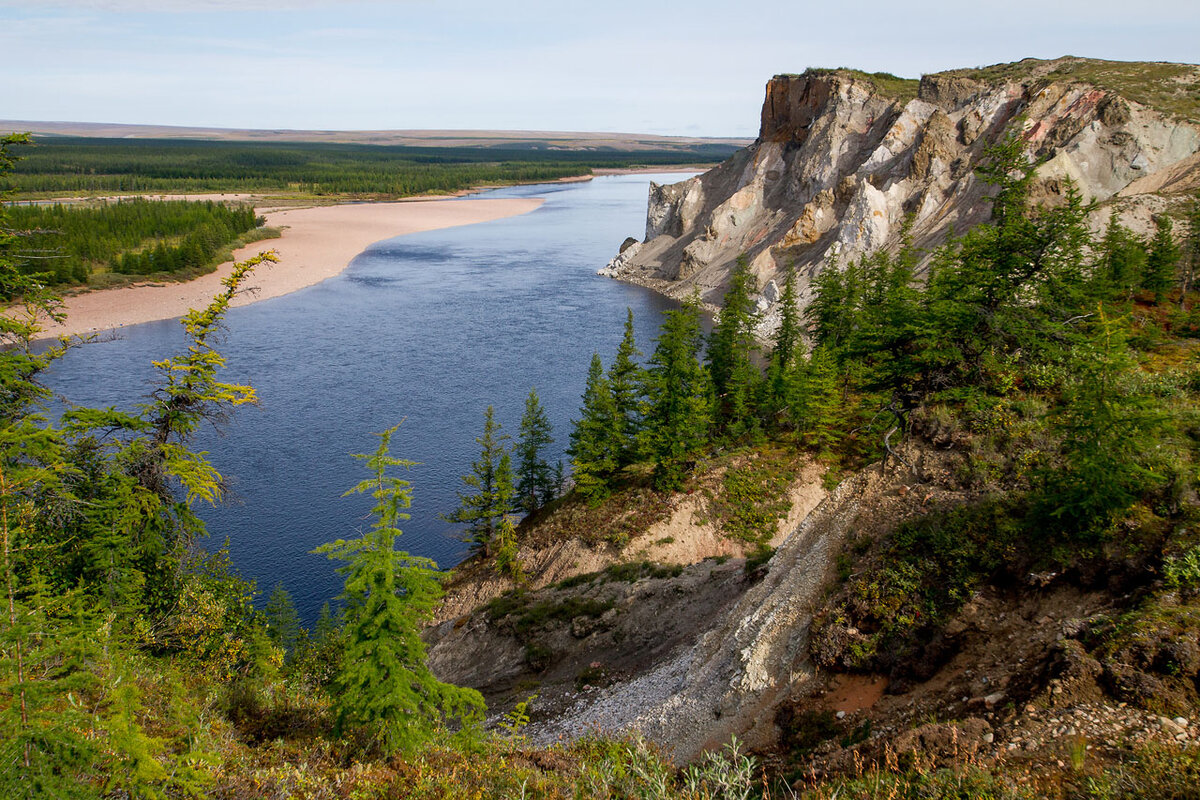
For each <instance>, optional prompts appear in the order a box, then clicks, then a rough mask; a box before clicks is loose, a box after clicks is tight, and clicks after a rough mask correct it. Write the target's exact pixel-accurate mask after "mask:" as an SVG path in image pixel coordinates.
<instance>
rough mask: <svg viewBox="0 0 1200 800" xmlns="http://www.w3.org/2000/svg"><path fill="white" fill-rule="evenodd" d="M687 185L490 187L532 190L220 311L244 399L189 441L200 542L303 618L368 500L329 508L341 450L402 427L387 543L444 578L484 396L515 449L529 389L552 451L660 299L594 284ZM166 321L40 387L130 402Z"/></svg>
mask: <svg viewBox="0 0 1200 800" xmlns="http://www.w3.org/2000/svg"><path fill="white" fill-rule="evenodd" d="M685 177H687V176H686V175H680V174H669V175H647V174H636V175H616V176H604V177H599V178H596V179H594V180H592V181H589V182H585V183H567V184H540V185H534V186H520V187H513V188H506V189H500V190H495V191H493V192H489V193H487V194H486V195H485V196H490V197H514V196H518V197H526V196H535V197H544V198H545V199H546V202H545V203H544V204H543V205H542V206H541V207H540V208H538V209H537V210H535V211H533V212H531V213H529V214H525V215H523V216H518V217H510V218H507V219H502V220H496V221H494V222H487V223H483V224H479V225H471V226H467V227H461V228H450V229H445V230H439V231H430V232H427V233H419V234H413V235H409V236H403V237H398V238H395V239H389V240H386V241H383V242H378V243H376V244H375V245H373V246H371V247H370V248H368V249H367V250H366V251H365V252H364V253H362V254H361V255H359V256H358V257H357V258H355V259H354V261H353V262H352V263H351V264H350V266H349V267H348V268H347V269H346V270H345V271H344V272H343V273H341V274H340V275H339V276H337V277H335V278H331V279H329V280H327V281H324V282H323V283H320V284H317V285H316V286H312V287H309V288H307V289H304V290H302V291H299V292H296V293H294V294H290V295H286V296H284V297H279V298H275V299H271V300H264V301H261V302H258V303H254V304H252V305H249V306H244V307H241V308H236V309H232V310H231V311H230V312H229V315H228V317H227V328H228V331H227V334H226V336H225V337H224V340H223V343H222V344H221V346H220V347H219V349H220V351H221V352H222V353H223V354H224V355H225V356H226V358H227V360H228V367H227V369H226V371H225V372H224V374H223V375H222V379H223V380H226V381H231V382H237V383H242V382H245V383H250V384H252V385H253V386H254V387H255V389H256V391H257V392H258V396H259V399H260V402H259V405H258V406H257V407H254V408H241V409H238V410H237V411H236V412H235V413H234V415H233V416H232V418H231V419H230V420H229V421H228V422H227V423H226V424H225V425H223V426H222V427H221V429H219V430H214V429H205V430H203V431H202V432H201V433H200V434H199V435H198V436H197V439H196V441H195V443H194V444H195V446H196V448H197V449H200V450H204V451H207V452H208V453H209V459H210V461H211V462H212V463H213V465H214V466H215V467H216V468H217V469H218V470H219V471H220V472H221V473H222V474H223V475H224V476H225V477H226V479H227V480H228V482H229V487H230V493H229V499H228V502H227V503H225V504H224V505H222V506H218V507H204V508H202V509H200V514H201V516H202V517H203V519H204V520H205V522H206V523H207V526H208V530H209V540H208V542H207V547H208V549H215V548H216V547H219V546H220V545H221V544H222V542H223V541H224V540H225V539H226V538H228V540H229V547H230V553H231V556H232V559H233V563H234V565H235V566H236V567H237V568H238V569H239V571H240V572H241V573H242V574H243V575H245V576H246V577H248V578H253V579H254V580H255V581H257V583H258V586H259V589H260V590H261V591H263V593H264V595H265V594H266V593H267V592H269V591H270V589H271V587H272V586H274V585H275V583H276V582H282V583H283V585H284V586H285V587H286V588H287V590H288V591H289V592H290V593H291V595H292V597H293V599H294V601H295V603H296V606H297V608H298V610H299V611H300V614H301V616H302V617H303V618H305V619H306V620H309V621H311V620H312V619H313V618H315V616H316V613H317V611H318V609H319V608H320V606H321V604H322V603H324V602H325V601H327V600H330V599H331V598H333V597H335V596H336V595H337V594H338V592H339V591H340V589H341V578H340V576H338V575H337V574H336V572H335V571H334V569H335V566H336V565H335V564H334V563H332V562H329V561H327V560H326V559H325V558H324V557H322V556H315V555H311V554H310V551H311V550H312V549H313V548H314V547H316V546H317V545H319V544H321V543H323V542H327V541H331V540H333V539H337V538H345V537H351V536H355V535H357V532H358V531H359V530H360V529H363V528H365V527H368V526H369V525H370V518H369V514H368V511H369V508H370V499H369V498H365V497H361V496H359V497H347V498H344V497H342V494H343V492H345V490H347V489H348V488H350V487H351V486H353V485H354V484H355V483H357V482H358V481H359V480H361V479H362V478H363V477H365V476H366V474H367V473H366V471H365V470H364V468H363V467H362V466H361V465H360V464H359V463H358V462H357V461H356V460H355V459H353V458H351V454H352V453H364V452H372V451H374V449H375V447H376V445H377V443H378V440H377V439H376V438H375V437H374V436H373V435H372V434H373V433H375V432H378V431H381V430H384V429H385V428H388V427H390V426H392V425H395V424H396V423H397V422H400V421H401V420H403V421H404V422H403V425H402V426H401V428H400V430H399V431H398V432H397V433H396V435H395V436H394V437H393V440H392V454H393V455H395V456H397V457H400V458H406V459H411V460H413V461H416V462H418V464H417V466H414V467H413V468H412V469H410V470H409V471H408V474H407V475H406V477H407V479H408V480H409V481H411V483H412V491H413V507H412V509H411V510H410V511H411V515H412V516H411V519H409V520H408V521H407V522H406V523H404V524H402V525H401V528H402V529H403V530H404V535H403V536H402V537H401V538H400V540H399V543H398V547H399V548H400V549H404V550H408V551H409V552H411V553H413V554H415V555H421V556H426V557H429V558H432V559H434V560H435V561H437V562H438V563H439V564H440V565H441V566H443V567H449V566H453V565H454V564H456V563H458V562H459V561H460V560H461V559H462V558H463V557H464V556H465V555H466V554H467V548H466V546H465V545H464V544H463V543H462V541H461V540H460V538H459V537H460V535H461V534H460V532H459V530H458V527H459V526H455V525H451V524H448V523H446V522H443V521H441V520H440V519H439V516H438V515H439V514H445V513H449V512H451V511H453V509H454V508H455V507H456V506H457V495H456V492H457V491H459V490H460V489H461V488H462V485H461V479H460V476H461V475H463V474H464V473H466V472H467V471H469V469H470V464H471V461H472V460H473V459H474V458H476V457H478V446H477V445H476V443H475V437H476V436H478V435H480V433H481V430H482V427H483V414H484V410H485V409H486V407H487V406H488V405H489V404H490V405H493V406H494V407H495V410H496V417H497V420H498V421H499V422H500V423H501V424H502V425H503V428H504V431H505V432H506V433H508V434H510V435H512V436H513V437H514V438H515V436H516V434H517V429H518V426H519V423H520V418H521V414H522V411H523V409H524V401H525V397H526V395H528V393H529V389H530V387H536V388H537V391H538V394H539V395H540V397H541V399H542V403H543V404H544V405H545V406H546V408H547V411H548V414H549V417H550V420H551V422H552V424H553V426H554V436H555V439H556V441H555V443H554V444H553V445H552V446H551V450H552V452H551V454H550V455H551V456H552V458H553V459H557V458H562V457H564V456H563V450H564V449H565V448H566V446H567V443H568V436H569V433H570V420H571V419H572V418H573V417H574V416H575V415H576V412H577V409H578V406H579V399H580V395H581V394H582V392H583V385H584V380H585V377H586V374H587V367H588V361H589V359H590V357H591V354H592V352H593V351H598V352H599V353H600V354H601V357H603V358H604V360H605V364H606V366H607V364H608V363H609V361H610V360H611V358H612V355H613V353H614V352H615V350H616V346H617V343H618V342H619V341H620V339H621V335H622V331H623V326H624V322H625V309H626V308H627V307H629V308H632V309H633V313H634V320H635V326H636V330H637V337H638V344H639V346H640V347H641V349H642V351H643V352H645V353H646V354H649V352H650V351H651V350H652V349H653V339H654V337H655V335H656V334H657V330H658V325H659V322H660V319H661V312H662V311H663V310H665V309H667V308H670V307H673V305H674V304H673V303H671V302H670V301H669V300H666V299H665V298H662V297H660V296H658V295H655V294H653V293H652V292H650V291H648V290H645V289H642V288H640V287H635V286H629V285H625V284H622V283H617V282H615V281H612V280H610V279H607V278H602V277H598V276H597V275H596V274H595V272H596V269H598V268H599V267H601V266H603V265H604V264H605V262H606V261H607V260H608V259H609V258H611V257H612V255H613V254H614V253H615V252H616V250H617V247H618V245H619V244H620V243H621V242H622V241H623V240H624V239H625V237H626V236H631V235H632V236H639V237H640V236H641V235H642V233H643V230H644V227H645V209H646V195H647V187H648V183H649V181H650V180H651V179H654V180H658V181H659V182H674V181H678V180H683V179H684V178H685ZM183 345H184V338H183V334H182V329H181V327H180V325H179V323H178V322H177V321H170V322H155V323H147V324H144V325H137V326H133V327H128V328H124V329H122V331H121V336H120V338H119V339H117V340H115V341H110V342H103V343H98V344H92V345H88V346H86V347H83V348H79V349H77V350H75V351H73V352H71V353H70V354H69V355H68V356H67V357H66V358H64V359H63V360H62V361H60V362H59V363H58V364H56V365H55V367H54V368H53V370H52V371H51V372H50V373H49V375H48V383H49V384H50V386H51V387H52V388H53V389H54V390H56V391H58V392H61V393H62V394H63V395H64V396H66V397H67V398H69V399H70V400H72V401H73V402H76V403H80V404H83V405H91V406H106V405H117V406H118V407H124V408H129V407H130V406H131V405H132V404H133V403H135V402H138V401H140V400H142V399H144V398H145V396H146V395H147V393H148V392H149V389H150V386H151V380H152V378H153V369H152V368H151V366H150V362H151V361H152V360H155V359H161V358H164V357H166V356H168V355H171V354H174V353H176V352H178V351H180V350H181V348H182V347H183Z"/></svg>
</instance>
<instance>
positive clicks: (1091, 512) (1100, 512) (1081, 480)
mask: <svg viewBox="0 0 1200 800" xmlns="http://www.w3.org/2000/svg"><path fill="white" fill-rule="evenodd" d="M1075 362H1076V363H1075V370H1074V373H1075V375H1076V379H1075V380H1074V381H1072V382H1071V384H1070V385H1068V387H1067V390H1066V392H1065V394H1066V397H1065V400H1066V403H1065V405H1064V407H1063V408H1061V409H1060V411H1059V413H1058V414H1057V415H1056V418H1055V419H1054V428H1055V429H1056V432H1057V433H1058V434H1060V436H1061V441H1062V446H1061V453H1060V460H1059V461H1058V462H1057V463H1054V464H1052V465H1048V467H1047V468H1046V469H1043V470H1042V471H1041V473H1040V482H1041V491H1040V493H1039V495H1038V497H1037V502H1036V507H1035V513H1036V514H1038V515H1040V516H1042V517H1043V518H1044V519H1046V520H1047V521H1053V522H1054V523H1056V524H1057V525H1058V526H1059V527H1060V529H1061V530H1063V531H1064V532H1066V533H1067V534H1069V535H1072V536H1084V537H1087V536H1094V535H1096V534H1099V533H1101V532H1102V531H1103V529H1104V528H1105V527H1107V525H1108V524H1109V523H1110V522H1111V521H1112V520H1113V519H1114V517H1115V515H1116V514H1119V513H1121V512H1123V511H1125V510H1126V509H1128V508H1129V507H1130V506H1131V505H1133V503H1134V502H1136V501H1137V500H1138V499H1140V498H1141V496H1142V495H1143V494H1144V493H1145V492H1147V491H1149V490H1151V489H1153V488H1156V487H1158V486H1161V485H1162V484H1163V483H1164V482H1165V481H1166V480H1167V478H1168V476H1169V470H1168V469H1165V468H1164V467H1165V461H1166V460H1167V458H1168V453H1170V452H1171V450H1172V446H1171V445H1172V439H1173V438H1174V433H1175V431H1173V430H1172V425H1171V420H1170V419H1169V417H1168V416H1167V414H1166V413H1164V411H1163V407H1162V406H1161V405H1160V404H1158V403H1155V402H1154V400H1153V397H1152V396H1151V395H1150V394H1149V393H1148V392H1147V391H1146V390H1145V388H1140V389H1139V387H1138V386H1137V384H1132V385H1131V384H1129V382H1127V381H1123V380H1122V376H1123V375H1125V374H1128V372H1129V371H1130V370H1131V369H1132V366H1133V359H1132V357H1131V354H1130V353H1129V349H1128V346H1127V343H1126V337H1125V331H1124V324H1123V321H1122V320H1120V319H1114V318H1110V317H1109V316H1108V315H1106V314H1105V312H1104V309H1103V308H1100V309H1099V311H1098V313H1097V315H1096V317H1095V324H1094V330H1093V332H1092V334H1091V335H1090V336H1089V337H1088V338H1087V339H1086V340H1084V341H1083V342H1082V343H1081V345H1080V346H1079V347H1078V350H1077V352H1076V353H1075Z"/></svg>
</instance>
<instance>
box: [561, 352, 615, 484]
mask: <svg viewBox="0 0 1200 800" xmlns="http://www.w3.org/2000/svg"><path fill="white" fill-rule="evenodd" d="M579 414H580V417H579V419H578V420H577V421H576V422H575V427H574V429H573V430H572V431H571V445H570V447H568V448H567V453H568V454H569V455H570V456H571V477H572V478H573V479H574V481H575V491H577V492H578V493H579V494H581V495H582V496H584V497H586V498H589V499H590V500H592V501H599V500H602V499H603V498H604V497H606V496H607V495H608V493H609V482H610V481H611V480H612V477H613V474H614V473H615V472H616V471H617V469H618V467H619V465H620V459H621V452H622V431H623V428H622V425H623V423H622V420H621V419H619V418H618V417H617V405H616V402H615V401H614V399H613V394H612V390H611V387H610V385H609V382H608V379H607V378H606V377H605V376H604V364H603V363H602V362H601V361H600V354H599V353H593V354H592V362H591V364H590V366H589V367H588V376H587V385H586V386H585V387H584V390H583V406H582V408H580V410H579Z"/></svg>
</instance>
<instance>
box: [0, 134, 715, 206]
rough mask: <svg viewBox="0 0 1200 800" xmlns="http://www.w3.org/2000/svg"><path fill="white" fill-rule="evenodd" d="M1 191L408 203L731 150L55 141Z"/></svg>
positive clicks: (43, 144) (27, 154)
mask: <svg viewBox="0 0 1200 800" xmlns="http://www.w3.org/2000/svg"><path fill="white" fill-rule="evenodd" d="M22 149H23V150H24V152H22V153H21V157H22V159H23V160H22V161H21V162H19V163H18V164H17V166H16V168H15V169H14V170H13V171H12V173H10V174H9V175H7V176H6V177H5V180H4V184H3V185H2V186H0V189H12V190H15V191H17V192H18V193H19V196H25V197H28V196H31V195H39V194H40V195H47V194H50V195H53V194H79V193H91V192H194V191H209V192H238V191H289V192H297V193H302V194H313V195H334V194H351V195H372V196H407V195H417V194H425V193H429V192H453V191H458V190H460V189H468V188H471V187H472V186H478V185H481V184H488V183H523V182H537V181H544V180H546V181H548V180H555V179H558V178H566V177H571V176H576V175H587V174H589V172H590V171H591V170H592V169H593V168H604V167H607V168H620V167H632V166H671V165H680V164H703V163H714V162H717V161H721V160H723V159H725V158H726V157H728V156H729V155H730V154H731V153H733V152H734V151H735V150H737V149H738V148H737V147H736V146H735V145H732V144H730V145H722V144H706V145H697V146H695V147H693V148H678V149H672V150H639V151H622V150H614V149H609V148H596V149H594V150H562V149H553V148H550V147H547V148H545V149H542V148H539V147H537V146H532V145H530V146H497V147H406V146H384V145H359V144H324V143H313V144H307V143H305V144H294V143H288V144H277V143H269V142H205V141H177V140H163V139H94V138H70V137H62V138H58V137H54V138H46V139H39V140H38V141H37V144H36V146H34V147H30V148H22Z"/></svg>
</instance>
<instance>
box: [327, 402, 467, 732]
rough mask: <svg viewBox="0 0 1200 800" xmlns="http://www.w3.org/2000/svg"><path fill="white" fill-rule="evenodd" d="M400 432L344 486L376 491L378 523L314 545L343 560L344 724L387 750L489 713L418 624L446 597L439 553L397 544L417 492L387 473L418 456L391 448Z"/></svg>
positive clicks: (340, 721) (340, 700)
mask: <svg viewBox="0 0 1200 800" xmlns="http://www.w3.org/2000/svg"><path fill="white" fill-rule="evenodd" d="M489 418H490V417H489ZM396 427H399V426H396ZM395 431H396V428H395V427H393V428H390V429H389V430H386V431H384V432H383V433H381V434H379V447H378V448H377V449H376V451H375V452H374V453H373V454H358V455H356V456H355V458H358V459H361V460H363V461H365V462H366V466H367V468H368V469H369V470H370V472H371V477H370V478H368V479H366V480H364V481H362V482H360V483H359V484H358V485H356V486H355V487H354V488H352V489H350V490H349V491H347V492H346V495H351V494H370V495H371V497H373V498H374V500H375V506H374V507H373V509H372V513H373V514H374V516H375V522H374V524H373V525H372V526H371V530H369V531H367V532H366V533H364V534H363V535H362V536H360V537H358V538H356V539H338V540H337V541H334V542H330V543H328V544H324V545H322V546H321V547H318V548H317V549H316V550H314V551H313V552H315V553H320V554H323V555H326V556H328V557H329V558H331V559H336V560H339V561H344V562H346V564H345V566H342V567H340V568H339V571H340V572H341V573H342V574H344V575H345V576H346V579H345V588H344V590H343V593H342V595H341V599H342V600H343V601H344V602H345V604H346V610H345V617H344V618H345V631H344V636H345V652H344V653H343V656H342V662H341V668H340V671H339V672H338V674H337V677H336V678H335V680H334V685H335V687H336V692H335V695H334V697H335V700H334V706H335V709H336V712H337V727H338V730H339V732H340V731H345V730H347V729H350V728H355V729H360V730H364V731H366V732H368V733H369V734H370V735H371V736H372V737H373V738H374V739H375V741H376V742H378V744H379V745H380V747H381V748H382V749H383V750H384V751H385V752H397V751H411V750H412V749H413V748H415V747H417V746H419V745H420V744H422V743H423V742H425V741H427V740H428V738H429V737H430V736H431V735H432V733H433V732H434V731H435V730H436V729H437V728H438V727H440V726H442V725H443V724H444V723H446V722H447V721H449V720H456V721H458V722H459V723H461V724H463V725H465V726H468V727H469V726H473V725H475V724H477V723H478V722H480V721H481V720H482V718H483V713H484V703H483V698H482V697H480V695H479V693H478V692H476V691H475V690H473V689H465V688H460V687H458V686H453V685H451V684H447V683H442V682H441V681H439V680H437V678H436V677H434V675H433V672H432V671H431V670H430V669H429V666H428V665H427V664H426V663H425V643H424V642H423V641H422V640H421V631H422V629H423V628H424V626H425V623H426V622H427V621H428V620H429V619H430V618H431V617H432V615H433V608H434V605H435V604H436V603H437V601H438V599H440V597H441V595H442V589H441V581H440V580H439V577H438V572H437V565H436V564H434V563H433V562H432V561H430V560H429V559H426V558H417V557H415V556H411V555H409V554H408V553H406V552H403V551H399V550H396V548H395V545H396V538H397V537H399V536H400V533H401V531H400V529H399V528H398V527H396V526H397V524H398V523H399V521H400V520H402V519H407V518H408V514H407V513H406V512H405V511H404V509H406V508H409V507H411V505H412V490H411V488H410V486H409V483H408V481H405V480H403V479H401V478H398V477H395V476H394V475H392V474H390V473H391V471H392V470H393V468H395V467H411V466H412V464H413V462H411V461H405V460H403V459H399V458H394V457H392V456H391V455H389V444H390V442H391V437H392V434H393V433H395Z"/></svg>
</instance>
